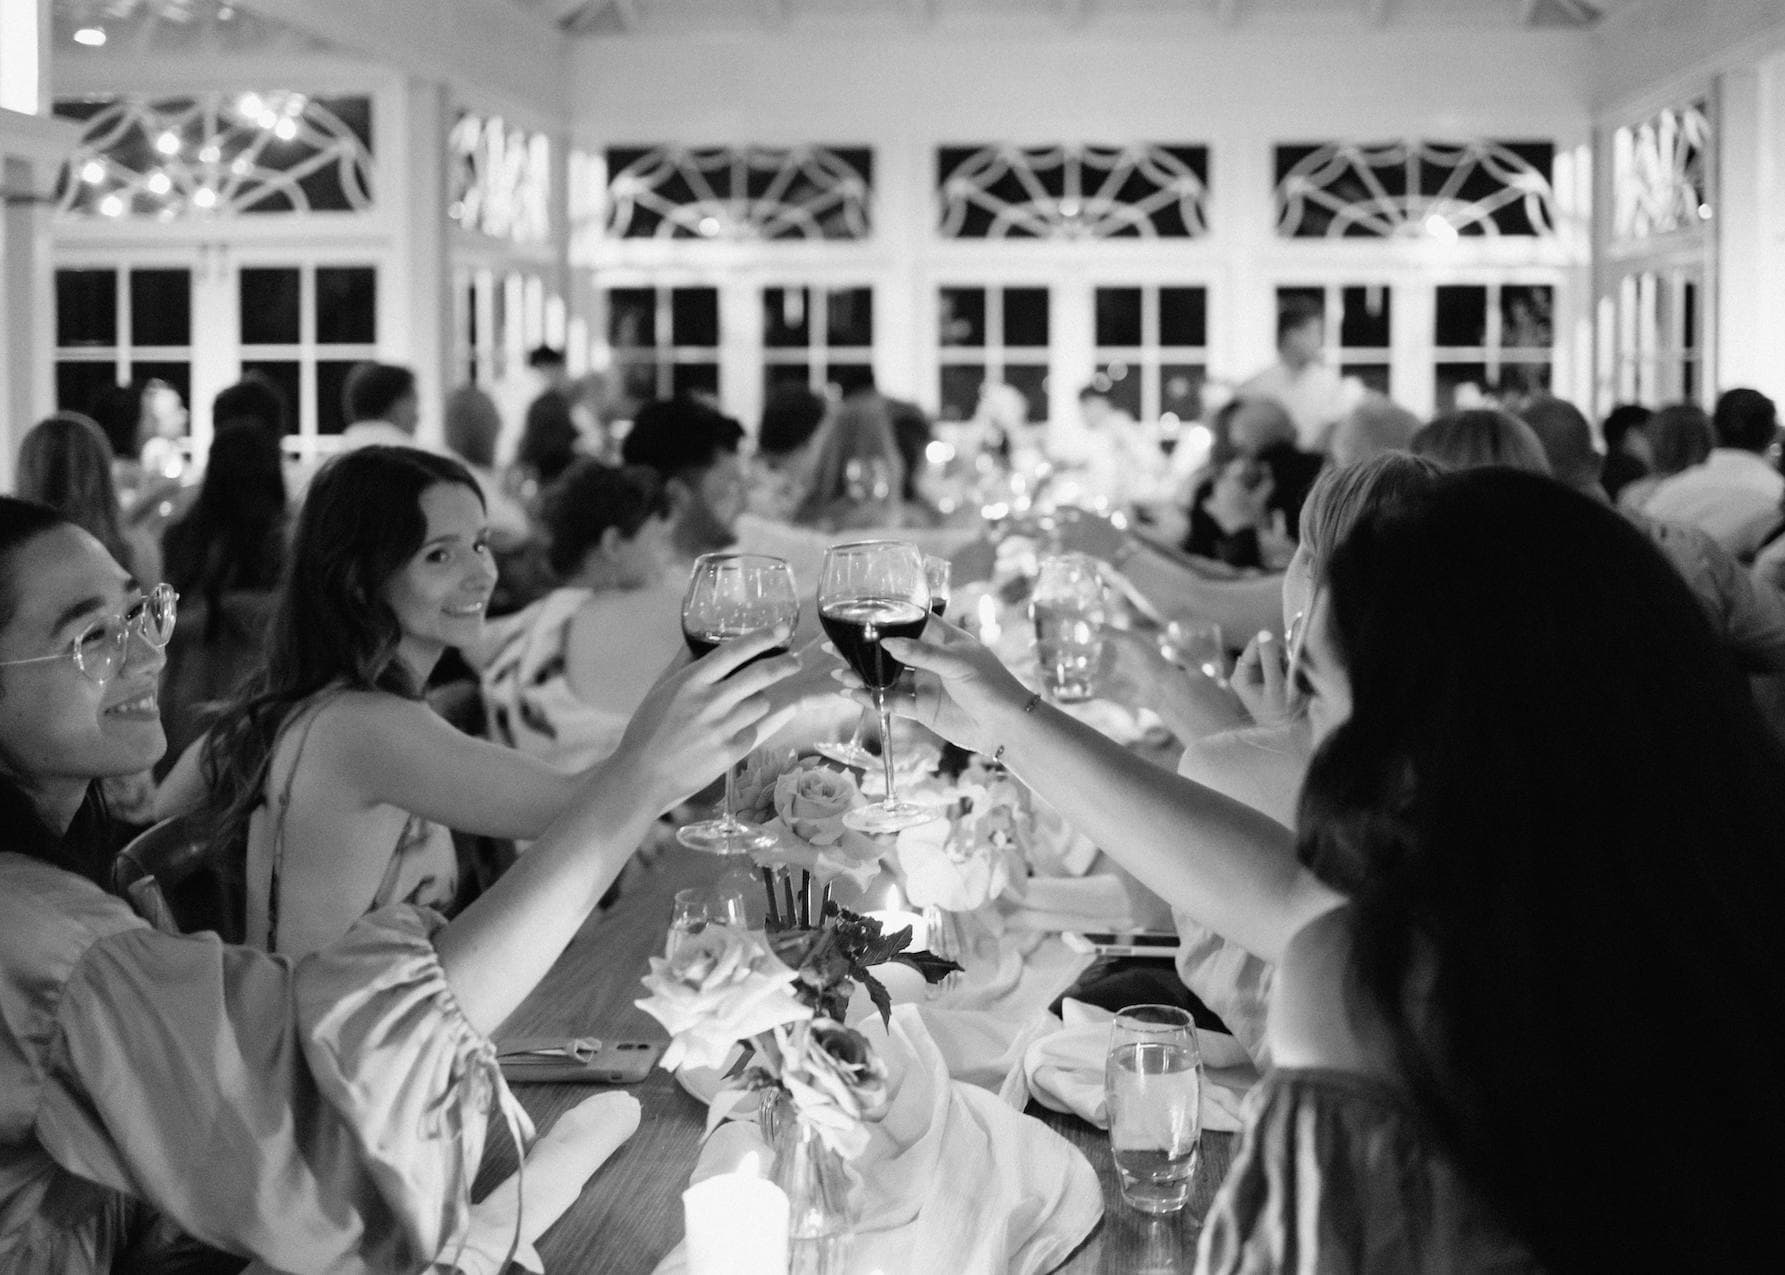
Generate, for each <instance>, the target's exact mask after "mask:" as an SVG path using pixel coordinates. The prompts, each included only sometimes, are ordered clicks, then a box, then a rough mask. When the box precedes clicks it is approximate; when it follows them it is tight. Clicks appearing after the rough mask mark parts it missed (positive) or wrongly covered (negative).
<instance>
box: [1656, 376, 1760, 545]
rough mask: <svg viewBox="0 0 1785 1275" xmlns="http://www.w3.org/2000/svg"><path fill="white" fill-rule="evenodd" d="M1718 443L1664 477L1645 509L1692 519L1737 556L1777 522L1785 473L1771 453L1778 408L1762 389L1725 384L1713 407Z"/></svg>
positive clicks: (1674, 518)
mask: <svg viewBox="0 0 1785 1275" xmlns="http://www.w3.org/2000/svg"><path fill="white" fill-rule="evenodd" d="M1711 428H1712V430H1713V431H1714V432H1715V433H1716V436H1717V445H1716V447H1715V448H1713V449H1712V451H1711V454H1710V456H1709V457H1707V458H1706V459H1705V461H1704V463H1702V464H1699V465H1694V466H1693V467H1692V468H1691V469H1688V470H1686V471H1684V472H1683V473H1679V474H1675V475H1674V476H1673V477H1672V478H1668V479H1665V480H1663V481H1662V482H1661V484H1660V485H1659V486H1657V487H1656V488H1655V490H1654V492H1653V493H1652V494H1651V495H1650V496H1649V498H1648V500H1647V501H1646V502H1645V503H1644V505H1643V512H1644V513H1647V514H1648V515H1649V516H1650V517H1653V518H1662V519H1666V520H1668V521H1670V522H1684V523H1690V524H1691V525H1692V526H1694V527H1698V528H1700V529H1702V530H1704V531H1706V532H1708V533H1710V535H1711V536H1712V537H1713V538H1714V539H1715V540H1716V541H1717V543H1718V544H1720V545H1722V546H1723V547H1724V548H1725V549H1727V550H1729V552H1731V553H1733V554H1734V555H1735V556H1736V557H1737V558H1739V559H1741V560H1743V561H1747V560H1749V559H1751V558H1753V556H1754V553H1755V551H1756V550H1757V549H1759V547H1760V544H1761V541H1762V540H1764V539H1765V538H1766V536H1767V533H1769V532H1770V531H1772V529H1773V528H1774V527H1775V526H1776V525H1777V524H1778V521H1779V502H1780V497H1781V496H1785V477H1782V476H1781V475H1780V473H1779V470H1778V468H1777V467H1776V466H1775V465H1774V464H1773V463H1772V461H1771V460H1770V459H1769V454H1770V453H1771V451H1772V448H1773V444H1774V443H1775V442H1776V441H1777V439H1778V435H1779V412H1778V409H1777V408H1776V407H1775V406H1774V405H1773V401H1772V399H1770V398H1768V397H1767V396H1766V395H1764V394H1762V393H1761V392H1760V391H1759V390H1749V389H1734V390H1725V391H1724V392H1723V394H1722V395H1721V396H1719V397H1718V399H1717V407H1716V410H1715V411H1713V412H1712V413H1711Z"/></svg>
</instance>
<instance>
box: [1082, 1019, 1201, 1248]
mask: <svg viewBox="0 0 1785 1275" xmlns="http://www.w3.org/2000/svg"><path fill="white" fill-rule="evenodd" d="M1103 1086H1104V1095H1105V1097H1106V1098H1107V1099H1108V1100H1109V1145H1110V1150H1111V1151H1112V1152H1114V1154H1115V1161H1116V1173H1117V1176H1119V1177H1120V1178H1121V1182H1122V1199H1123V1200H1124V1201H1125V1202H1126V1203H1127V1204H1129V1205H1130V1206H1131V1207H1133V1208H1136V1209H1139V1210H1140V1211H1141V1212H1142V1213H1176V1212H1177V1211H1178V1210H1179V1209H1181V1208H1183V1207H1184V1205H1185V1203H1187V1202H1188V1201H1189V1199H1190V1187H1191V1183H1192V1181H1193V1180H1194V1179H1195V1177H1196V1152H1197V1148H1198V1145H1199V1142H1200V1140H1201V1137H1202V1052H1201V1050H1199V1049H1198V1048H1197V1044H1196V1027H1195V1025H1194V1024H1193V1023H1192V1022H1191V1021H1190V1015H1189V1013H1188V1011H1186V1010H1182V1009H1179V1008H1177V1007H1176V1006H1175V1005H1131V1006H1129V1007H1128V1008H1127V1009H1125V1010H1123V1011H1122V1012H1121V1013H1119V1014H1117V1015H1116V1019H1115V1022H1114V1023H1112V1024H1111V1025H1110V1033H1109V1057H1108V1059H1107V1061H1106V1062H1105V1064H1104V1071H1103Z"/></svg>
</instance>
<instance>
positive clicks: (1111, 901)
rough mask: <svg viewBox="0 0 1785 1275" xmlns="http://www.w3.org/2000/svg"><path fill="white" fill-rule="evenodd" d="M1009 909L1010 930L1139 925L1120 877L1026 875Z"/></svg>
mask: <svg viewBox="0 0 1785 1275" xmlns="http://www.w3.org/2000/svg"><path fill="white" fill-rule="evenodd" d="M1020 889H1021V894H1020V895H1019V896H1018V899H1017V906H1016V908H1015V909H1014V910H1013V911H1012V912H1011V914H1010V918H1009V922H1008V924H1009V927H1010V928H1011V929H1013V930H1133V929H1139V928H1141V927H1140V926H1139V924H1138V922H1137V920H1136V917H1135V907H1134V900H1133V899H1132V898H1131V897H1130V896H1129V894H1128V891H1127V889H1126V888H1125V887H1124V886H1123V884H1122V880H1121V878H1120V877H1117V876H1115V875H1114V874H1112V873H1106V872H1099V873H1096V874H1094V875H1092V876H1088V877H1030V878H1029V879H1028V881H1026V882H1025V883H1023V885H1022V886H1021V887H1020Z"/></svg>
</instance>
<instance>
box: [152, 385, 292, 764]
mask: <svg viewBox="0 0 1785 1275" xmlns="http://www.w3.org/2000/svg"><path fill="white" fill-rule="evenodd" d="M163 547H164V549H165V551H166V558H167V582H168V583H169V584H171V585H172V586H173V587H174V588H175V590H177V591H178V592H179V594H180V603H181V610H182V612H183V616H184V620H185V623H184V624H182V625H181V626H180V628H179V629H177V630H176V631H175V633H174V636H173V638H172V639H171V640H170V641H169V642H168V645H167V668H166V671H165V672H164V673H163V675H162V678H161V727H162V731H163V733H164V734H165V735H166V736H167V753H166V756H165V757H164V759H163V762H164V765H163V769H162V773H163V774H165V773H166V770H167V769H169V768H171V767H172V765H173V763H174V762H175V761H177V760H178V759H179V756H180V754H181V753H183V752H184V751H185V750H186V747H187V745H189V744H191V743H192V741H193V740H195V739H197V738H198V736H199V735H200V734H201V733H202V730H203V725H202V724H203V722H204V720H205V719H206V717H207V716H208V714H209V712H210V711H211V710H213V709H215V708H216V707H217V706H218V705H220V704H221V702H222V701H223V700H224V699H226V698H227V697H228V696H229V695H230V694H232V693H233V692H234V691H235V690H236V688H237V686H238V685H239V684H240V683H241V681H242V680H243V678H244V677H246V676H247V675H248V674H249V673H251V672H252V671H253V670H254V669H255V668H256V667H257V666H258V665H259V663H260V657H261V649H262V640H263V639H264V637H265V635H266V627H267V624H268V623H269V622H270V620H271V618H272V602H273V590H274V589H275V588H277V587H278V584H279V575H280V573H281V571H282V570H283V569H284V565H285V477H284V474H283V472H282V470H281V468H280V456H279V435H278V434H276V433H274V432H273V431H272V430H270V429H267V428H266V427H265V426H263V425H262V424H261V423H260V422H259V421H258V420H255V419H252V418H249V417H242V418H238V419H236V420H234V421H231V422H229V423H228V424H225V425H224V426H222V427H221V428H220V429H219V430H218V431H217V433H216V435H215V436H214V437H213V438H212V439H211V450H210V455H209V458H208V459H207V460H206V462H205V477H204V483H203V485H202V486H200V488H199V492H198V499H197V500H195V501H194V502H193V505H192V508H191V509H190V510H189V511H188V512H187V514H186V516H185V517H184V518H182V519H180V521H178V522H176V523H174V524H173V526H171V527H169V528H168V529H167V536H166V539H165V541H164V543H163Z"/></svg>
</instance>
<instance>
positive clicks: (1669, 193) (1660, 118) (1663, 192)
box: [1611, 99, 1712, 242]
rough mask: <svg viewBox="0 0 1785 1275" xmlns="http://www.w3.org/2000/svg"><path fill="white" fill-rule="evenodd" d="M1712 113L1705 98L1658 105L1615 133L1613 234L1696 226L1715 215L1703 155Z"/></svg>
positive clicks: (1632, 235)
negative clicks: (1643, 118) (1657, 108)
mask: <svg viewBox="0 0 1785 1275" xmlns="http://www.w3.org/2000/svg"><path fill="white" fill-rule="evenodd" d="M1710 150H1711V118H1710V113H1709V110H1708V108H1707V105H1706V103H1705V102H1704V101H1703V100H1702V99H1701V100H1699V101H1695V102H1690V103H1688V104H1686V105H1684V106H1679V107H1672V108H1669V109H1667V110H1663V111H1657V112H1656V113H1655V114H1654V115H1652V116H1650V117H1649V118H1648V119H1646V120H1644V121H1642V122H1641V123H1640V124H1633V125H1628V126H1626V127H1624V128H1620V129H1618V130H1617V131H1616V132H1615V133H1613V134H1612V152H1611V191H1612V238H1613V239H1614V240H1617V241H1621V242H1632V241H1637V240H1643V239H1650V238H1654V237H1657V236H1660V235H1674V234H1679V233H1681V232H1682V231H1696V230H1699V229H1701V228H1702V225H1703V223H1704V222H1706V221H1709V220H1710V217H1711V211H1712V209H1711V202H1710V186H1709V179H1708V176H1707V174H1706V172H1705V158H1706V156H1708V155H1709V154H1710Z"/></svg>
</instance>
